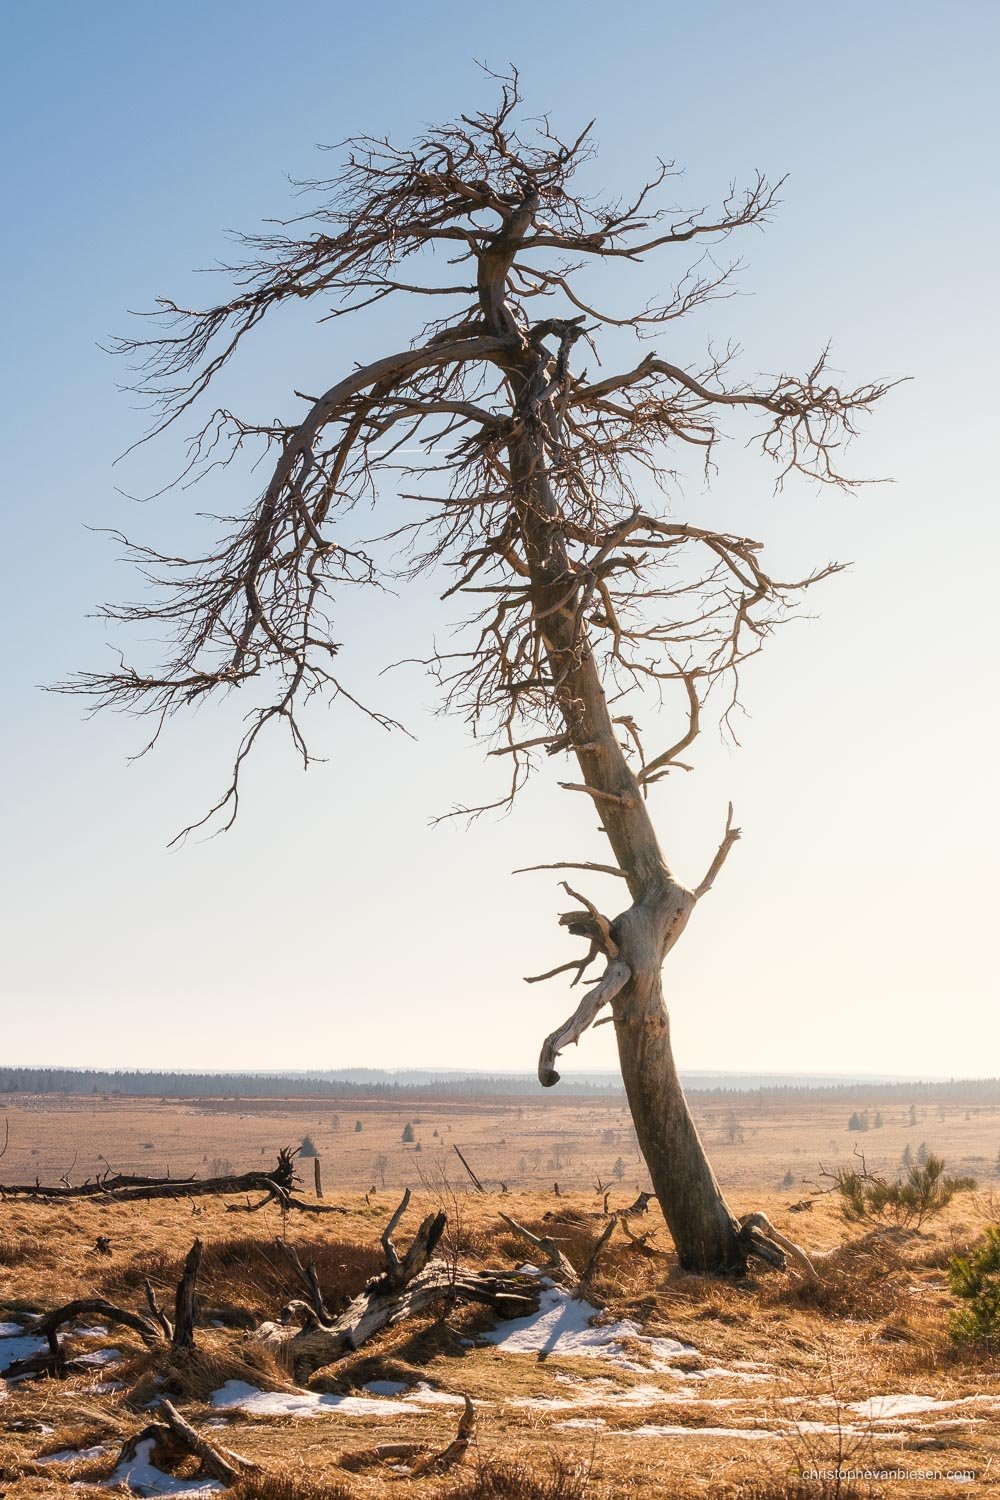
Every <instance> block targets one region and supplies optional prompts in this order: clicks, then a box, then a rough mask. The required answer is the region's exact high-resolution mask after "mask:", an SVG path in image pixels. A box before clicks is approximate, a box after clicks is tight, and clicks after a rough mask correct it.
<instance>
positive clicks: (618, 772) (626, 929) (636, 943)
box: [479, 202, 746, 1273]
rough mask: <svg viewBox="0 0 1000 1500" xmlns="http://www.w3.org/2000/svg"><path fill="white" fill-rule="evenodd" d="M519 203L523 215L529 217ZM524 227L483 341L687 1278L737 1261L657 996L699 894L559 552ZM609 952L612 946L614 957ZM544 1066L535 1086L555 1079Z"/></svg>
mask: <svg viewBox="0 0 1000 1500" xmlns="http://www.w3.org/2000/svg"><path fill="white" fill-rule="evenodd" d="M530 207H531V205H530V202H526V205H525V220H526V221H527V219H528V218H530V213H529V212H528V210H529V208H530ZM523 232H524V231H523V225H522V223H521V222H520V221H519V218H518V216H517V215H514V216H513V217H512V218H511V220H510V221H509V222H508V225H507V227H506V229H505V231H504V232H503V233H502V234H501V235H499V236H498V237H497V241H496V244H495V248H494V252H493V254H492V255H485V254H484V255H481V256H480V259H479V296H480V304H481V307H482V311H483V317H484V320H485V322H486V326H487V328H488V330H489V332H490V333H494V334H497V335H498V336H500V337H503V336H506V337H507V338H508V339H510V341H511V342H510V352H509V353H508V354H507V355H506V356H505V363H506V368H507V373H508V377H509V379H510V382H511V386H512V389H513V393H514V397H515V401H516V408H517V416H516V418H515V422H514V424H513V425H512V430H511V436H510V439H509V442H508V447H507V453H508V463H509V468H510V476H511V486H512V492H513V497H514V503H515V507H516V510H517V515H518V519H519V522H520V525H521V529H522V533H523V536H524V540H525V552H526V557H527V563H528V569H529V582H530V588H531V599H532V606H533V610H534V613H535V616H536V619H537V620H538V621H539V623H540V628H541V633H542V637H543V641H544V647H545V653H546V660H545V661H544V662H539V663H537V664H535V666H534V668H533V670H534V671H535V672H536V674H538V675H539V676H543V675H544V674H545V673H546V672H548V673H549V674H551V679H552V681H551V684H546V686H547V687H548V690H549V691H550V692H552V693H553V694H554V697H555V702H556V704H557V706H558V708H559V711H560V713H561V715H562V718H563V722H564V724H565V727H566V733H567V737H568V744H569V747H570V748H571V749H572V751H573V753H574V755H575V757H576V760H577V763H578V765H579V767H580V772H581V775H582V777H583V787H582V788H573V789H574V790H577V789H578V790H581V791H584V792H586V793H588V794H589V795H590V796H591V797H592V799H593V802H594V806H595V809H596V810H597V812H598V815H599V817H600V819H601V826H602V830H603V832H604V833H605V834H606V836H607V838H608V841H609V843H610V844H611V847H612V849H613V850H614V854H615V861H616V864H617V867H618V869H620V870H621V871H622V873H623V874H624V876H625V879H626V882H627V884H628V888H629V892H630V894H631V896H632V905H631V906H630V907H629V908H628V910H627V911H624V912H623V913H622V914H621V915H620V916H619V917H617V918H616V919H615V920H614V922H613V923H611V924H610V934H608V935H606V937H605V942H604V948H605V952H606V955H607V957H608V959H609V961H612V960H615V959H617V960H619V961H620V962H623V963H624V964H626V965H627V966H628V969H629V978H628V980H627V981H626V982H625V984H624V985H623V986H622V987H621V988H619V989H618V990H617V993H616V994H615V995H614V997H613V998H612V999H611V1001H610V1003H611V1005H612V1009H613V1015H614V1022H615V1032H616V1035H617V1039H618V1052H619V1057H620V1059H621V1067H622V1076H623V1078H624V1082H625V1090H626V1094H627V1097H628V1101H629V1108H630V1109H631V1112H632V1118H633V1121H634V1123H635V1129H636V1135H637V1137H638V1140H639V1146H640V1149H641V1151H642V1154H643V1157H644V1158H645V1161H646V1165H647V1167H648V1168H649V1174H650V1177H651V1179H652V1182H653V1187H654V1189H655V1191H656V1195H657V1198H658V1200H659V1203H660V1207H661V1209H662V1211H663V1215H664V1218H665V1219H666V1221H667V1225H668V1227H669V1229H670V1233H671V1235H672V1236H673V1240H674V1244H675V1246H676V1248H677V1253H678V1256H679V1258H680V1262H681V1265H682V1266H684V1267H685V1269H688V1270H691V1271H705V1272H714V1273H719V1272H723V1273H736V1272H739V1271H740V1270H742V1269H745V1266H746V1249H745V1242H741V1240H740V1224H739V1222H738V1220H737V1218H736V1216H735V1215H734V1214H733V1212H732V1210H731V1209H730V1208H729V1206H728V1204H727V1203H726V1201H725V1198H724V1197H723V1194H722V1191H721V1189H720V1187H719V1184H718V1182H717V1180H716V1177H715V1174H714V1172H713V1171H712V1168H711V1166H710V1164H709V1161H708V1158H707V1156H706V1155H705V1150H704V1147H703V1145H702V1142H701V1139H700V1137H699V1135H698V1131H697V1129H696V1127H695V1124H694V1121H693V1120H692V1118H691V1114H690V1111H689V1110H688V1107H687V1102H686V1100H685V1098H684V1093H683V1090H682V1089H681V1085H680V1080H679V1078H678V1076H677V1069H676V1066H675V1064H674V1059H673V1053H672V1050H671V1046H670V1024H669V1019H668V1016H667V1010H666V1006H665V1005H664V1002H663V994H662V989H661V979H660V975H661V970H662V967H663V962H664V960H665V958H666V955H667V953H668V952H669V950H670V949H671V947H672V946H673V944H674V943H675V942H676V941H677V939H678V938H679V937H680V935H681V933H682V932H683V930H684V927H685V926H686V924H687V920H688V917H689V916H690V914H691V912H692V910H693V908H694V905H695V902H696V900H697V896H696V894H695V893H694V892H693V891H690V890H688V889H687V888H686V887H685V886H683V885H682V884H681V883H680V882H679V881H677V880H676V879H675V878H674V876H673V874H672V873H671V871H670V868H669V866H668V865H667V862H666V860H665V858H664V856H663V853H662V851H661V849H660V845H659V842H658V840H657V837H656V832H655V830H654V828H653V824H652V821H651V819H650V817H649V814H648V811H647V804H646V801H645V799H644V797H643V794H642V790H641V788H640V786H639V783H638V781H637V780H636V777H635V775H634V774H633V772H632V769H631V767H630V766H629V763H628V761H627V759H626V757H625V755H624V753H623V750H622V747H621V744H620V743H619V737H618V733H617V731H616V729H615V725H614V723H613V722H612V719H611V715H610V712H609V710H608V704H607V699H606V696H605V693H604V688H603V685H602V682H601V677H600V672H599V669H598V666H597V663H596V661H595V659H594V656H593V652H592V650H591V646H590V641H589V637H588V634H587V626H586V621H585V618H584V612H583V611H582V610H581V600H582V597H583V592H584V590H585V587H586V583H585V581H584V580H581V578H580V577H579V575H578V574H577V573H576V570H575V567H574V564H573V562H572V560H571V558H570V555H569V550H568V547H567V543H566V537H565V532H564V529H563V521H562V513H561V509H560V505H559V502H558V498H557V496H556V495H555V493H554V491H553V488H552V485H551V482H550V478H549V473H548V468H547V461H546V452H545V442H544V440H543V424H544V425H545V426H547V427H548V430H549V431H550V432H551V431H552V430H553V429H554V428H555V427H556V426H557V424H558V414H557V412H556V409H555V403H554V401H553V399H552V397H553V392H554V390H558V365H559V362H560V361H562V360H563V359H564V358H565V356H567V355H568V352H569V348H570V347H571V344H572V340H573V338H575V336H576V335H575V334H574V333H573V331H572V329H571V328H569V327H568V325H567V329H566V330H565V331H564V333H563V342H562V345H561V349H560V355H559V357H558V359H557V358H556V357H555V356H553V354H552V353H551V351H550V350H548V349H546V348H544V346H543V345H542V344H541V342H540V341H533V340H531V339H530V338H525V337H524V334H523V331H522V330H520V329H519V328H518V327H517V325H516V323H515V321H514V318H513V316H512V314H511V312H510V309H509V308H508V306H507V304H506V301H505V289H506V277H507V274H508V271H509V269H510V265H511V263H512V261H513V259H514V256H515V254H516V250H517V246H518V243H519V238H520V236H521V235H522V234H523ZM612 948H613V949H614V951H612ZM557 1077H558V1075H557V1074H555V1073H554V1071H553V1072H550V1074H549V1076H548V1077H547V1078H545V1077H543V1080H542V1081H543V1082H551V1083H554V1082H555V1081H556V1080H557Z"/></svg>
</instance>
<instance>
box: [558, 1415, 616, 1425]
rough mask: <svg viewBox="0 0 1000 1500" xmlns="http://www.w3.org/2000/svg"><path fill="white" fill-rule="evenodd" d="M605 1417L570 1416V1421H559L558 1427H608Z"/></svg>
mask: <svg viewBox="0 0 1000 1500" xmlns="http://www.w3.org/2000/svg"><path fill="white" fill-rule="evenodd" d="M607 1425H608V1424H607V1422H605V1420H604V1418H603V1417H570V1419H569V1421H568V1422H557V1423H556V1426H557V1427H607Z"/></svg>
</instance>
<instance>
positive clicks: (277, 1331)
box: [259, 1188, 538, 1382]
mask: <svg viewBox="0 0 1000 1500" xmlns="http://www.w3.org/2000/svg"><path fill="white" fill-rule="evenodd" d="M409 1202H410V1190H409V1188H407V1189H406V1192H405V1193H404V1194H403V1197H402V1200H401V1202H400V1204H399V1207H398V1208H397V1209H396V1211H395V1213H394V1214H393V1215H392V1218H391V1219H390V1220H389V1223H388V1224H387V1225H386V1228H385V1230H384V1232H383V1234H382V1249H383V1251H384V1253H385V1270H384V1271H383V1272H381V1274H380V1275H378V1276H374V1277H373V1278H372V1279H371V1281H369V1283H368V1285H367V1286H366V1287H365V1289H364V1291H363V1292H361V1293H360V1295H359V1296H357V1297H355V1298H354V1299H353V1301H352V1302H350V1303H349V1304H348V1306H347V1307H346V1308H345V1309H344V1311H343V1312H342V1313H341V1314H340V1315H339V1317H336V1318H334V1319H332V1320H330V1319H329V1315H327V1320H326V1321H321V1320H320V1318H319V1317H318V1316H317V1314H316V1312H315V1311H314V1308H313V1307H312V1306H309V1305H308V1304H306V1303H304V1302H299V1303H291V1304H289V1307H288V1308H286V1309H285V1314H286V1316H285V1318H284V1320H283V1321H282V1322H279V1323H265V1324H264V1325H263V1327H262V1328H261V1329H260V1333H259V1337H260V1338H261V1339H262V1341H263V1342H264V1343H265V1344H266V1345H267V1346H268V1347H269V1348H270V1349H272V1350H274V1352H275V1353H276V1354H277V1355H278V1356H279V1357H280V1358H281V1359H282V1361H283V1362H284V1363H285V1364H286V1365H287V1366H288V1368H289V1369H290V1370H291V1372H292V1374H293V1375H294V1377H295V1379H296V1380H298V1381H300V1382H304V1381H306V1380H308V1379H309V1377H310V1376H311V1375H313V1374H314V1373H315V1372H316V1371H317V1370H320V1369H323V1368H324V1367H325V1366H326V1365H331V1364H334V1363H336V1361H337V1360H339V1359H343V1358H344V1356H345V1355H347V1354H349V1353H351V1352H352V1351H353V1350H355V1349H360V1348H361V1346H362V1345H363V1344H366V1343H367V1342H368V1341H369V1339H372V1338H374V1337H375V1335H376V1334H377V1333H381V1331H382V1329H383V1328H388V1327H389V1325H390V1324H393V1323H399V1322H401V1321H402V1320H403V1319H404V1318H408V1317H412V1316H413V1315H414V1314H416V1313H420V1312H423V1311H424V1310H425V1309H427V1308H429V1307H433V1306H435V1305H438V1304H440V1303H442V1302H444V1303H447V1302H449V1301H452V1302H478V1303H481V1304H483V1305H484V1306H487V1307H492V1308H493V1309H494V1310H495V1311H496V1312H497V1313H498V1315H499V1316H500V1317H508V1318H509V1317H519V1316H521V1315H523V1314H524V1313H526V1312H530V1311H531V1310H532V1309H534V1308H535V1307H537V1306H538V1283H537V1278H534V1277H532V1276H530V1275H522V1274H520V1273H519V1272H503V1271H467V1270H465V1269H463V1268H462V1267H457V1266H454V1265H451V1264H449V1263H448V1262H446V1261H444V1260H439V1259H434V1252H435V1250H436V1248H437V1246H438V1243H439V1242H440V1239H441V1236H442V1234H443V1233H444V1230H445V1226H446V1224H447V1222H448V1216H447V1214H445V1213H444V1211H443V1210H442V1211H440V1212H438V1213H436V1214H428V1215H427V1217H426V1218H425V1219H424V1220H423V1222H422V1223H421V1225H420V1228H419V1229H418V1230H417V1233H416V1235H415V1236H414V1239H413V1242H412V1244H411V1245H410V1248H409V1249H408V1250H407V1251H406V1253H405V1255H400V1254H399V1252H398V1250H397V1249H396V1245H395V1242H394V1240H393V1235H394V1233H395V1231H396V1229H397V1227H398V1225H399V1222H400V1220H401V1219H402V1217H403V1214H404V1213H405V1212H406V1209H407V1207H408V1205H409ZM306 1274H308V1273H306ZM301 1310H304V1311H305V1313H306V1320H305V1326H304V1327H301V1328H295V1327H294V1326H290V1323H291V1316H292V1314H293V1313H295V1312H298V1311H301Z"/></svg>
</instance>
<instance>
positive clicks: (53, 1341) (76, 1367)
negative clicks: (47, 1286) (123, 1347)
mask: <svg viewBox="0 0 1000 1500" xmlns="http://www.w3.org/2000/svg"><path fill="white" fill-rule="evenodd" d="M94 1316H97V1317H100V1318H104V1319H105V1321H106V1322H108V1323H116V1324H121V1325H122V1326H123V1327H125V1328H131V1329H133V1330H134V1331H135V1332H136V1333H138V1334H139V1336H140V1337H141V1338H142V1339H143V1341H144V1342H145V1343H147V1344H156V1343H159V1342H160V1338H161V1334H160V1330H159V1328H158V1327H157V1325H156V1324H155V1323H154V1322H152V1321H151V1320H150V1319H149V1318H145V1317H143V1316H142V1315H141V1314H139V1313H133V1312H129V1310H128V1309H127V1308H124V1307H116V1306H115V1304H114V1303H112V1302H106V1301H105V1299H104V1298H103V1297H78V1298H77V1299H76V1300H75V1301H73V1302H67V1303H65V1304H64V1306H62V1307H56V1308H53V1310H52V1311H51V1312H47V1313H45V1314H44V1316H43V1317H40V1318H37V1319H36V1320H35V1322H34V1323H32V1324H30V1326H29V1327H28V1330H27V1332H28V1333H29V1334H31V1335H32V1336H34V1337H36V1338H44V1339H45V1340H46V1341H47V1343H48V1349H46V1350H44V1351H43V1352H42V1353H40V1354H31V1355H28V1357H27V1358H26V1359H18V1360H14V1361H13V1362H12V1363H11V1364H10V1365H9V1366H8V1367H7V1371H6V1376H7V1379H8V1380H25V1379H30V1378H34V1377H36V1376H39V1375H44V1376H60V1377H62V1376H65V1375H73V1374H77V1373H78V1372H80V1371H82V1370H87V1369H89V1368H91V1367H90V1366H89V1365H86V1364H82V1363H80V1362H79V1361H78V1360H76V1359H74V1358H73V1357H72V1356H71V1355H68V1354H67V1353H66V1351H65V1349H64V1348H63V1346H62V1344H61V1343H60V1340H59V1330H60V1329H61V1328H62V1327H63V1326H64V1324H66V1323H71V1322H73V1321H74V1320H75V1319H77V1318H83V1317H94Z"/></svg>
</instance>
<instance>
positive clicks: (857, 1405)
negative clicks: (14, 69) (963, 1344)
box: [848, 1395, 1000, 1422]
mask: <svg viewBox="0 0 1000 1500" xmlns="http://www.w3.org/2000/svg"><path fill="white" fill-rule="evenodd" d="M978 1401H988V1402H990V1403H992V1404H991V1406H990V1410H991V1411H1000V1401H998V1400H997V1398H996V1396H959V1397H956V1398H955V1399H953V1400H950V1401H949V1400H947V1399H938V1397H936V1396H916V1395H899V1396H869V1397H868V1400H867V1401H854V1402H852V1403H851V1405H850V1406H849V1408H848V1410H849V1411H854V1412H857V1414H858V1416H860V1417H867V1418H868V1420H869V1421H871V1422H887V1421H891V1420H893V1419H894V1418H895V1417H917V1416H923V1415H924V1414H925V1413H926V1412H932V1411H948V1410H950V1409H953V1408H954V1407H956V1406H969V1405H971V1404H972V1403H974V1402H978Z"/></svg>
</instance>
